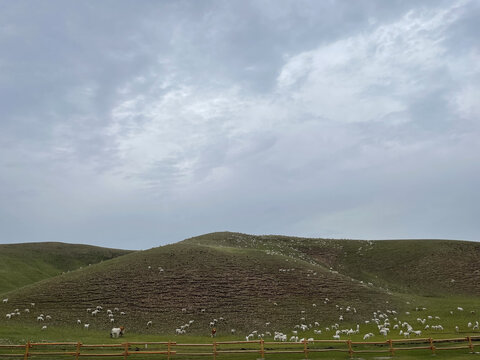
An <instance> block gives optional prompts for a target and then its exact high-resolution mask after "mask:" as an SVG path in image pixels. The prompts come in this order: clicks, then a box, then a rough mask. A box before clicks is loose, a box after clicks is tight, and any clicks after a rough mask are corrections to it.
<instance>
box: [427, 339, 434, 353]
mask: <svg viewBox="0 0 480 360" xmlns="http://www.w3.org/2000/svg"><path fill="white" fill-rule="evenodd" d="M428 340H429V341H430V350H432V353H433V354H435V345H433V339H432V338H430V339H428Z"/></svg>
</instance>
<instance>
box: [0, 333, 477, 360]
mask: <svg viewBox="0 0 480 360" xmlns="http://www.w3.org/2000/svg"><path fill="white" fill-rule="evenodd" d="M7 337H8V339H9V340H8V342H5V340H4V339H5V338H7ZM0 339H2V340H3V341H1V343H2V344H5V343H8V344H25V343H27V342H28V341H29V342H31V343H49V342H58V341H59V339H61V341H62V342H74V343H76V342H81V343H82V344H107V345H112V344H122V343H124V342H129V343H133V342H141V343H145V342H168V341H172V342H176V343H178V344H212V343H213V339H212V338H211V337H210V336H208V335H205V336H165V335H163V336H160V335H145V334H135V333H130V332H127V333H126V334H125V336H124V337H123V338H120V339H111V338H110V337H109V334H108V332H105V331H103V332H101V331H95V330H88V331H87V330H84V329H83V328H81V327H73V328H72V327H56V328H48V329H47V330H43V331H42V330H40V329H39V327H31V326H20V325H8V326H5V327H1V328H0ZM238 340H239V339H238V338H236V337H234V336H218V337H216V338H215V341H217V342H228V341H238ZM352 340H353V341H359V339H355V338H353V339H352ZM266 341H269V340H268V339H267V340H266ZM270 341H271V340H270ZM376 341H379V339H377V340H376ZM409 346H424V345H422V344H417V345H413V344H410V345H409ZM439 346H440V345H439ZM441 346H445V345H441ZM328 347H334V348H337V349H347V346H346V344H344V343H343V344H321V343H320V344H319V343H316V344H309V349H321V348H323V349H325V348H328ZM42 348H43V349H49V350H50V351H52V350H54V349H56V350H59V351H71V350H72V349H74V345H71V346H56V347H52V346H50V347H44V346H36V347H34V348H33V349H32V350H31V351H40V349H42ZM136 348H138V349H139V350H145V347H144V345H143V344H136V345H132V346H131V347H130V351H132V352H133V351H135V349H136ZM369 348H370V349H372V348H373V349H375V350H378V349H379V347H378V346H370V347H369ZM155 349H158V350H166V345H161V346H155V345H149V346H148V350H150V351H151V350H155ZM172 349H173V350H176V351H178V352H180V351H182V352H184V353H188V352H192V351H195V352H199V351H201V352H211V351H212V347H210V346H207V347H201V348H195V347H187V348H185V347H175V346H173V348H172ZM238 349H247V350H248V349H249V350H260V345H259V344H258V343H257V344H252V343H250V344H240V345H218V347H217V350H238ZM265 349H266V350H267V351H272V350H295V351H302V350H303V344H296V345H292V344H288V345H287V344H282V343H275V344H266V345H265ZM355 349H360V347H355ZM382 349H388V347H382ZM122 350H123V348H121V347H119V348H106V349H103V350H102V349H95V352H96V353H102V352H107V351H108V352H110V353H112V352H114V353H121V352H122ZM0 351H2V352H0V358H1V354H5V353H22V352H23V351H24V350H19V349H15V350H0ZM285 356H286V355H284V354H282V355H275V354H268V353H267V354H266V356H265V358H266V359H285V358H286V357H285ZM379 356H382V357H387V358H388V357H389V353H382V354H378V353H377V354H371V353H370V354H361V355H360V354H359V355H356V356H355V357H354V358H357V359H360V358H363V359H376V358H378V357H379ZM132 357H133V356H132ZM430 357H432V353H431V351H430V350H415V351H397V352H396V354H395V356H394V359H418V358H430ZM475 357H478V355H475V354H469V350H468V349H465V350H455V351H453V350H448V351H446V350H444V351H440V350H438V351H437V352H436V355H435V358H442V359H468V358H475ZM58 358H61V357H58ZM134 358H140V359H154V358H159V357H153V356H144V357H140V356H139V355H135V356H134ZM160 358H162V357H160ZM172 358H175V357H172ZM178 358H185V357H180V356H178ZM196 358H197V357H194V356H188V359H196ZM201 358H210V357H209V356H202V357H201ZM212 358H213V356H212ZM218 358H219V359H222V358H223V359H257V358H259V354H242V355H238V356H235V355H232V354H228V355H227V354H224V355H220V356H218ZM308 358H310V359H347V358H349V356H348V353H335V352H328V353H314V352H310V353H309V355H308ZM49 359H56V358H55V357H52V356H49ZM288 359H304V355H303V354H289V355H288Z"/></svg>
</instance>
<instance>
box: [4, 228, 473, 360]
mask: <svg viewBox="0 0 480 360" xmlns="http://www.w3.org/2000/svg"><path fill="white" fill-rule="evenodd" d="M67 248H68V246H67ZM93 250H95V249H93ZM65 251H67V250H65ZM82 251H83V250H82ZM101 254H104V255H105V252H104V250H102V252H101ZM112 254H115V255H118V256H115V257H114V258H112V259H110V260H105V261H102V260H99V261H98V262H97V263H93V264H92V265H91V266H82V268H78V269H77V270H75V271H69V272H64V273H62V274H60V275H57V274H53V275H51V276H50V277H48V276H47V278H45V279H44V280H42V281H40V282H35V283H33V284H30V285H27V286H23V287H20V286H19V287H18V288H16V289H15V290H12V291H4V292H3V293H2V294H1V297H2V298H4V299H8V300H7V301H5V302H3V301H0V345H8V344H15V345H22V344H23V345H25V344H26V343H28V342H30V343H43V344H44V343H50V342H67V343H72V344H76V345H75V346H78V344H79V343H82V344H104V345H110V346H111V347H110V348H107V350H108V349H110V350H111V349H115V350H116V351H118V352H121V351H125V349H128V351H129V352H131V353H132V355H131V356H129V358H130V357H135V358H139V359H140V358H142V357H141V356H145V359H146V358H147V355H141V354H140V352H141V350H144V351H145V348H144V347H142V346H144V345H145V344H144V343H145V342H149V343H158V342H163V343H168V342H170V344H171V346H172V348H171V351H172V352H171V353H170V355H171V358H179V359H180V358H182V356H181V355H180V353H181V352H182V351H186V350H187V348H188V346H186V345H185V344H197V345H196V346H197V347H198V348H199V349H205V350H206V351H207V352H208V353H209V355H208V356H206V355H203V358H213V354H214V353H215V349H214V347H215V346H218V348H217V349H216V351H217V353H218V354H217V356H216V357H217V358H218V359H221V358H229V359H230V358H236V356H237V355H234V354H232V353H228V354H227V353H222V352H221V351H220V350H221V349H223V351H236V350H239V351H240V350H241V351H247V350H250V351H251V352H250V353H248V356H247V354H245V353H244V354H241V355H238V358H239V359H257V358H260V357H261V355H262V351H263V356H264V358H267V359H270V358H271V359H285V357H284V355H285V354H283V355H282V354H274V353H272V352H274V351H276V350H278V351H282V350H283V351H292V352H291V353H289V355H288V359H297V358H298V359H302V358H306V357H308V358H322V359H337V358H338V359H344V358H349V357H350V353H349V350H350V351H351V350H353V351H356V350H355V349H357V350H362V346H367V347H370V348H369V349H364V350H372V349H373V350H386V352H379V353H377V354H375V353H361V354H355V353H353V354H352V355H353V356H354V357H355V358H363V359H374V358H378V357H385V356H387V357H388V356H391V355H392V354H391V353H392V351H391V348H395V346H393V345H392V344H391V343H390V344H389V343H388V341H389V340H392V341H393V342H395V343H396V344H397V346H398V347H401V346H404V347H405V346H407V347H408V346H410V345H411V344H415V343H416V342H417V341H419V339H427V340H422V341H423V343H422V344H419V345H420V346H423V347H426V348H427V349H423V350H414V351H412V352H410V351H407V350H400V351H393V352H394V357H395V358H398V359H410V358H412V359H413V358H421V357H427V356H429V357H430V356H432V354H433V352H434V351H432V346H436V347H441V346H444V345H451V346H454V345H455V343H445V344H441V343H439V344H436V343H434V342H432V343H428V342H429V339H434V340H435V341H440V340H441V339H452V338H458V339H463V340H462V341H463V343H462V344H461V346H470V345H469V344H468V340H467V338H468V337H469V336H471V337H473V338H474V340H473V342H472V344H473V346H474V345H475V344H476V339H475V336H480V331H479V325H480V324H479V321H480V303H479V301H478V299H479V296H480V288H479V283H480V281H477V280H478V279H477V278H478V274H479V273H480V272H479V269H477V264H479V263H480V247H479V246H478V245H477V244H476V243H468V242H456V241H445V240H441V241H440V240H438V241H437V240H429V241H420V240H409V241H354V240H329V239H299V238H290V237H283V236H251V235H245V234H236V233H215V234H208V235H204V236H200V237H197V238H192V239H187V240H185V241H183V242H180V243H177V244H172V245H167V246H163V247H159V248H154V249H150V250H146V251H137V252H129V253H125V254H123V255H121V252H109V251H107V252H106V256H112ZM104 255H102V256H104ZM84 256H86V258H85V259H87V258H88V259H91V258H92V257H89V255H88V254H84ZM96 256H97V259H101V257H100V258H99V257H98V252H97V255H96ZM9 261H10V263H12V264H15V263H18V261H19V260H18V258H15V256H12V257H10V258H9ZM32 263H34V262H33V261H32ZM52 264H53V267H54V268H56V269H58V268H61V267H60V266H58V264H57V265H56V264H55V260H54V261H53V263H52ZM59 264H61V262H60V263H59ZM75 264H76V265H75V266H79V265H78V264H77V263H75ZM42 266H43V265H42ZM7 270H8V266H7ZM14 270H15V271H14ZM14 270H11V271H10V272H8V271H6V272H4V277H6V278H11V279H13V280H15V276H17V275H18V274H19V271H18V270H17V269H14ZM0 293H1V291H0ZM0 300H1V299H0ZM86 326H88V328H87V327H86ZM119 326H125V327H126V333H125V336H124V337H121V338H119V339H111V338H110V336H109V334H110V329H111V328H112V327H119ZM212 327H215V328H216V330H217V336H216V338H215V339H212V337H211V336H210V332H211V329H212ZM213 341H216V342H232V341H233V342H239V341H241V342H242V343H241V344H219V343H217V345H214V344H213ZM245 341H248V342H245ZM325 341H328V342H329V343H325ZM335 341H336V342H335ZM425 341H427V343H425ZM126 342H128V343H129V345H125V343H126ZM262 342H263V343H262ZM331 342H333V343H331ZM349 342H351V343H350V346H351V348H349V345H348V344H349ZM359 342H377V343H378V344H375V345H362V344H355V343H359ZM401 342H406V343H405V345H401ZM132 343H133V344H132ZM135 343H138V344H135ZM173 343H175V344H176V345H173ZM72 344H70V345H68V346H70V347H72V346H73V345H72ZM262 344H263V345H262ZM409 344H410V345H409ZM458 344H460V343H458ZM37 346H41V345H35V347H37ZM65 346H67V345H65ZM125 346H127V347H126V348H125ZM155 346H157V347H159V348H162V349H163V350H162V351H164V350H165V346H166V345H165V344H163V345H160V344H157V345H155V344H147V348H148V349H149V350H148V351H153V350H155V349H156V348H155ZM262 346H264V348H263V350H262V348H261V347H262ZM337 346H338V347H339V349H337V351H336V352H335V353H334V352H331V351H330V350H334V349H335V348H336V347H337ZM412 346H413V345H412ZM329 347H333V348H334V349H329ZM179 348H181V349H182V351H180V350H179ZM82 349H83V347H82ZM242 349H244V350H242ZM322 349H324V350H328V352H315V351H314V350H322ZM428 349H430V350H429V351H427V350H428ZM107 350H105V351H107ZM137 350H138V351H137ZM157 350H158V349H157ZM470 350H471V349H458V350H443V351H440V350H439V351H435V357H438V358H448V359H454V358H465V357H467V358H468V357H475V356H476V354H469V352H470ZM12 351H13V350H12ZM192 351H194V350H192ZM135 352H136V355H135V354H134V353H135ZM158 356H160V355H158ZM161 356H163V357H160V358H166V355H165V354H163V355H161ZM192 356H193V355H191V354H190V355H189V356H188V358H189V359H190V358H193V357H192ZM282 356H283V357H282ZM150 358H151V357H150ZM183 358H185V357H183Z"/></svg>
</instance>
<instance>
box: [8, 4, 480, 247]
mask: <svg viewBox="0 0 480 360" xmlns="http://www.w3.org/2000/svg"><path fill="white" fill-rule="evenodd" d="M455 6H458V9H456V10H455V9H454V10H451V8H452V7H453V8H454V7H455ZM2 8H3V9H2V11H1V12H0V20H1V21H0V22H1V23H2V26H1V27H0V45H1V46H2V48H3V49H8V51H4V52H2V55H0V147H1V152H0V166H1V170H0V199H1V200H2V201H1V203H2V205H0V219H1V220H0V223H1V226H0V242H14V241H37V240H41V241H45V240H60V241H73V242H89V243H95V244H102V245H107V246H119V247H132V245H131V243H130V241H131V240H132V239H135V246H137V247H143V248H145V247H151V246H155V245H159V244H161V243H166V242H171V241H175V240H181V239H183V238H185V237H189V236H193V235H196V234H199V233H203V232H208V231H216V230H233V231H242V232H250V233H284V234H291V235H305V236H340V237H354V238H359V237H363V238H367V237H377V238H378V237H423V236H431V237H433V236H435V237H451V238H455V237H456V238H465V239H473V240H475V239H477V238H478V234H479V228H478V225H476V221H475V219H473V218H472V216H471V214H472V213H475V212H478V205H476V204H478V203H479V202H478V201H472V200H476V196H477V195H476V194H477V191H476V184H477V183H478V177H479V173H478V170H477V169H478V157H477V156H476V154H478V153H479V151H478V150H480V149H478V145H477V144H476V141H475V139H476V138H477V137H478V132H479V128H478V121H477V120H478V119H477V117H478V111H479V110H478V106H477V105H476V104H475V99H476V94H477V93H478V91H479V90H478V81H477V80H478V77H479V76H480V70H479V68H478V65H476V64H477V63H478V61H477V60H478V49H477V47H476V44H477V35H476V34H477V33H478V31H477V30H478V25H477V22H476V21H475V19H476V18H478V12H479V6H478V4H477V3H476V2H474V1H465V2H451V1H425V2H422V3H421V4H418V2H416V1H389V2H388V3H386V2H381V1H356V2H353V3H352V2H350V1H332V2H315V1H284V2H281V3H280V4H279V2H278V1H251V2H220V1H205V2H204V1H202V2H198V1H182V2H178V1H165V2H161V3H159V2H154V1H152V2H149V1H146V2H141V3H139V2H134V1H120V2H118V1H111V2H110V1H107V2H102V3H98V2H93V1H85V2H81V3H73V2H64V1H47V2H43V3H42V4H41V5H38V4H37V6H33V5H32V3H30V2H14V3H13V2H12V3H4V4H2ZM448 9H450V10H448ZM442 11H445V12H446V13H445V14H446V15H445V17H443V18H442V17H441V16H440V15H441V14H443V13H442ZM407 14H409V15H408V16H410V17H411V18H408V17H407ZM439 14H440V15H439ZM437 15H438V19H437V18H435V16H437ZM402 21H403V23H402ZM408 21H411V23H409V22H408ZM432 21H434V22H433V23H432ZM435 21H437V22H435ZM403 24H410V25H412V24H413V25H412V27H410V28H408V29H410V30H411V29H412V28H413V29H414V30H415V29H416V30H415V31H412V32H408V31H407V28H406V29H403V30H402V28H400V30H399V28H394V27H395V26H397V27H399V26H400V27H401V26H403ZM422 26H424V28H423V30H422ZM382 29H383V31H384V33H382V32H381V31H382ZM382 34H383V35H385V34H387V35H389V34H393V35H395V36H396V37H392V38H391V39H389V38H382ZM393 35H392V36H393ZM387 40H388V41H387ZM382 41H383V42H382ZM418 44H421V45H422V46H420V47H418V46H419V45H418ZM382 46H383V47H382ZM334 56H338V58H335V59H337V60H335V61H334V60H333V59H334V58H333V57H334ZM382 56H383V57H382ZM328 61H330V62H328ZM282 76H283V77H282ZM289 76H290V77H289ZM290 80H291V81H290ZM282 81H283V83H282ZM112 239H115V240H116V242H115V243H114V242H113V240H112Z"/></svg>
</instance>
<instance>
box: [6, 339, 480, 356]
mask: <svg viewBox="0 0 480 360" xmlns="http://www.w3.org/2000/svg"><path fill="white" fill-rule="evenodd" d="M475 342H480V336H467V337H462V338H452V339H432V338H413V339H398V340H392V339H388V340H385V341H351V340H313V341H308V340H305V341H303V342H266V341H264V340H257V341H223V342H222V341H219V342H217V341H214V342H213V343H211V344H178V343H176V342H172V341H168V342H126V343H123V344H82V343H81V342H57V343H33V342H27V343H26V344H24V345H0V359H3V358H23V359H24V360H28V359H29V358H40V357H44V358H47V359H48V357H47V356H50V358H52V356H56V357H68V358H75V359H76V360H78V359H80V358H88V357H117V358H123V359H127V358H129V357H132V358H135V357H138V355H143V356H142V358H148V357H150V355H163V356H164V357H161V358H162V359H163V358H166V359H167V360H170V359H175V358H179V359H181V358H185V357H190V358H191V357H197V356H198V357H204V356H207V357H211V358H213V359H214V360H216V359H217V357H221V358H228V356H225V355H233V354H236V355H239V354H244V355H245V357H244V358H255V359H256V358H257V357H258V356H260V357H261V358H262V359H265V358H268V356H269V355H274V354H290V355H292V354H302V358H304V359H308V358H309V355H313V354H315V353H326V352H340V353H345V354H346V355H347V354H348V356H350V357H353V356H354V355H355V354H363V353H372V354H375V353H385V354H387V353H388V354H390V355H391V356H394V355H395V353H398V352H400V351H425V350H428V351H430V352H431V353H433V354H435V353H436V352H437V351H443V350H462V349H464V350H469V352H474V347H475V346H480V343H478V344H476V343H475ZM438 345H440V346H438ZM20 351H21V352H20ZM254 355H255V356H254ZM156 358H157V359H158V358H159V357H156Z"/></svg>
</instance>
